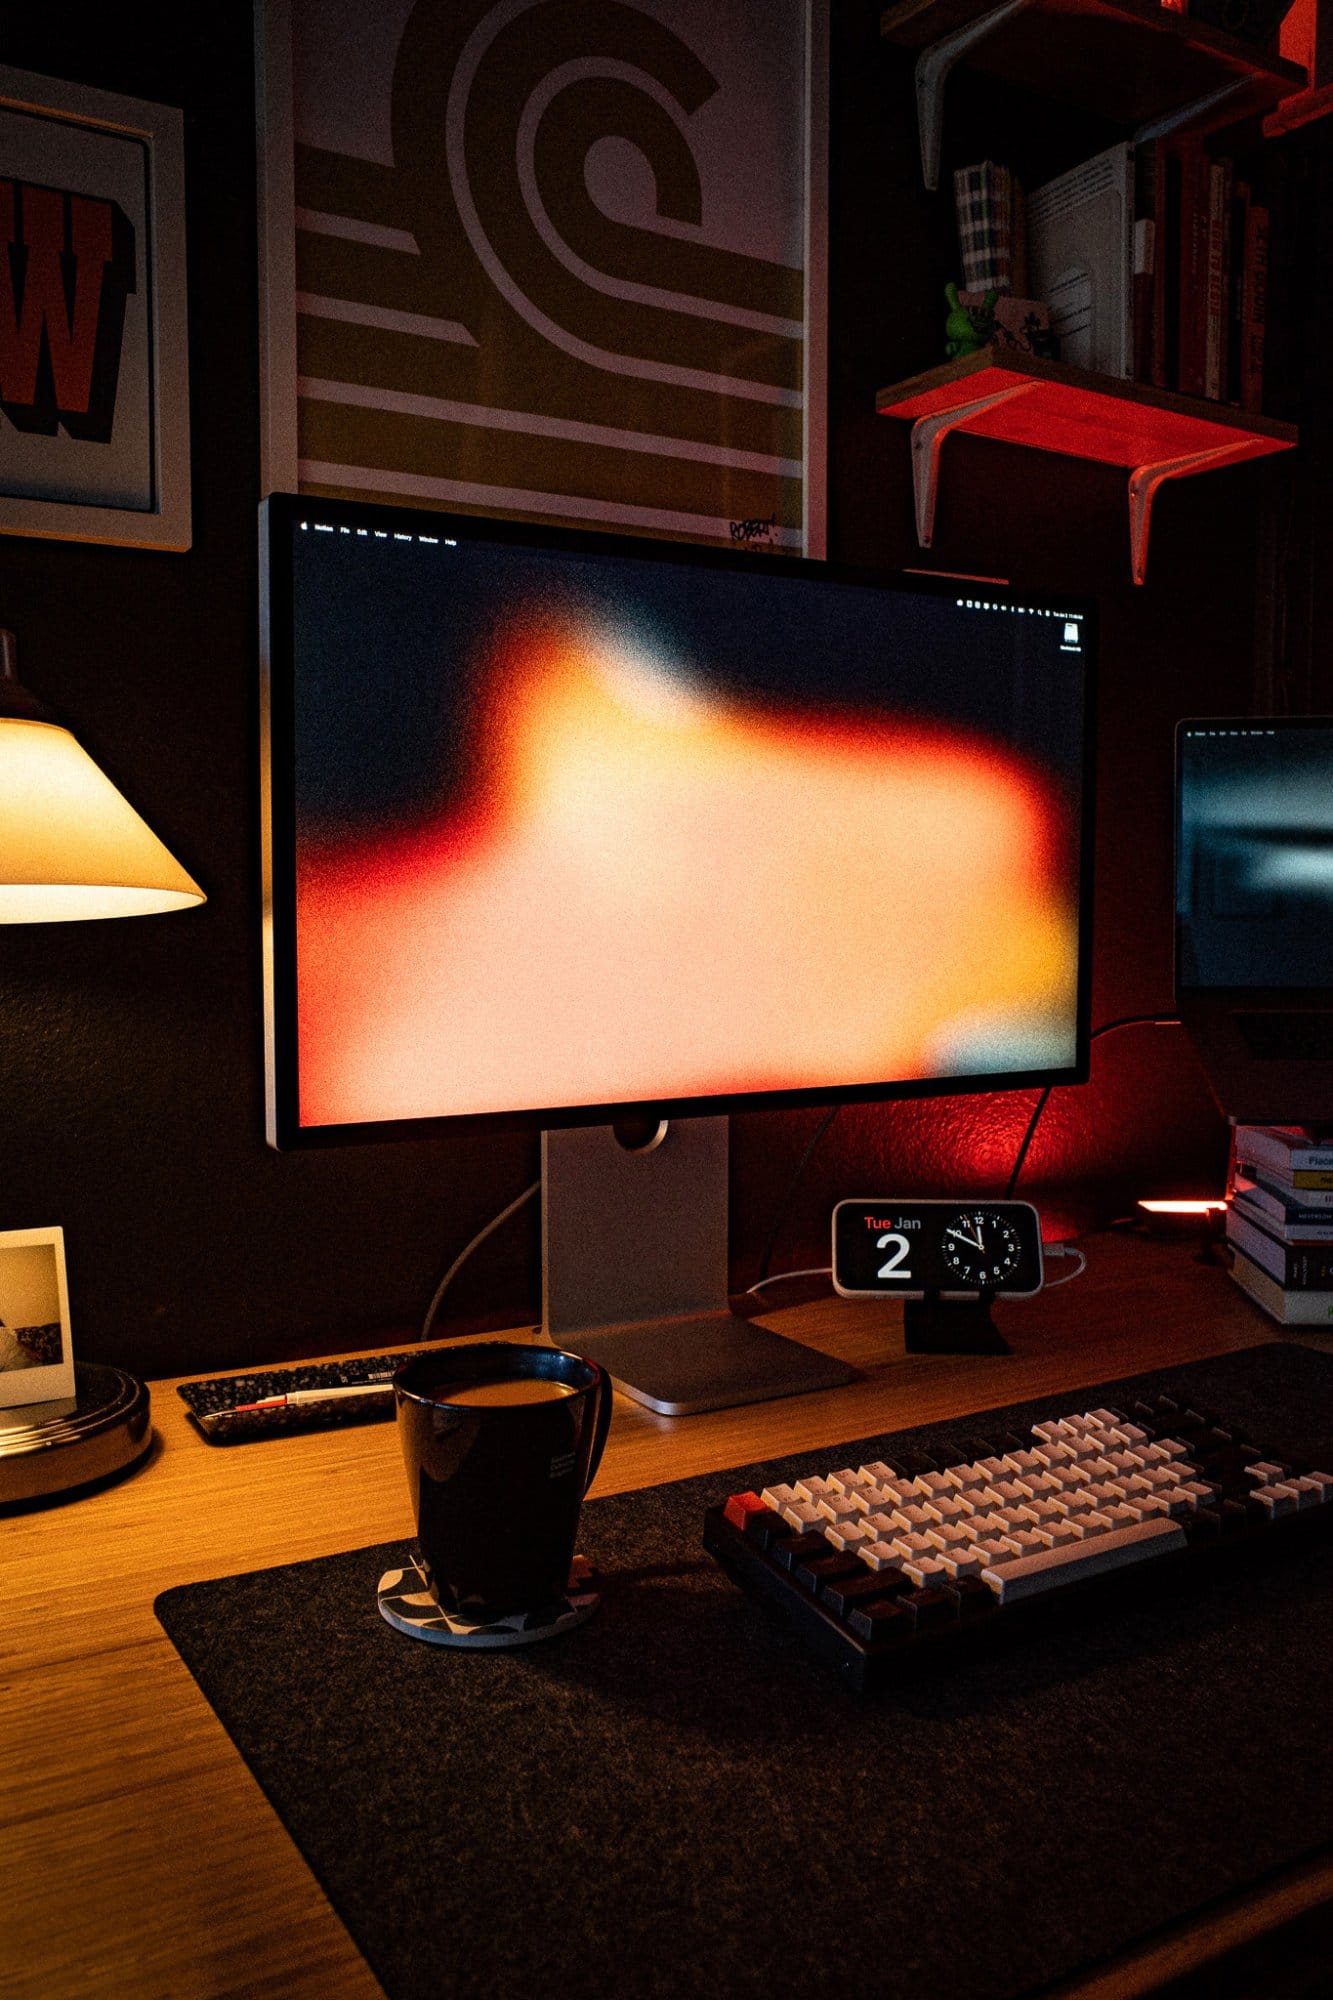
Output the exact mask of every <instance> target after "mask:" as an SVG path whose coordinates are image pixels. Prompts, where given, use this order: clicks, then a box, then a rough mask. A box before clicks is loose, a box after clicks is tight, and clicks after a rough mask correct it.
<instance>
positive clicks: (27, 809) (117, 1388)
mask: <svg viewBox="0 0 1333 2000" xmlns="http://www.w3.org/2000/svg"><path fill="white" fill-rule="evenodd" d="M15 659H16V648H15V643H14V635H13V633H12V632H3V631H0V923H7V924H46V923H67V922H71V921H74V920H77V919H82V918H90V917H135V916H148V915H151V914H153V913H155V912H159V911H163V910H184V909H188V908H190V907H191V905H193V904H195V903H202V902H203V900H204V892H203V890H202V889H201V888H200V887H199V885H198V883H197V882H195V881H193V880H192V879H191V877H190V876H189V875H187V874H186V872H185V870H184V869H183V868H182V867H181V865H180V863H179V862H178V861H176V860H175V859H174V857H173V856H172V855H171V854H170V853H169V852H168V851H167V849H166V848H165V847H164V846H163V845H162V842H161V841H160V840H159V839H158V838H157V835H156V834H155V833H153V832H152V830H151V828H149V827H148V826H146V825H145V824H144V822H143V820H141V819H140V817H139V815H138V813H137V812H135V810H134V808H133V806H132V805H130V803H129V801H128V800H127V799H125V798H124V797H122V795H121V794H120V792H118V791H117V790H116V787H115V786H114V785H113V784H112V782H111V780H110V779H109V778H108V777H107V776H106V774H105V773H104V772H103V771H102V770H100V769H99V768H98V766H97V765H96V764H95V763H94V762H93V759H92V758H91V757H90V756H89V755H88V753H87V751H86V750H84V749H82V748H81V747H80V745H79V744H78V743H77V742H76V741H75V739H74V737H73V736H71V734H70V732H69V731H68V729H65V728H64V727H63V726H62V725H61V724H60V723H59V722H57V721H56V720H55V718H54V717H53V716H52V715H51V714H50V713H49V712H48V711H47V710H46V709H45V708H43V707H42V705H41V703H40V702H38V701H36V700H34V698H33V697H32V695H30V694H29V693H28V691H27V689H26V688H24V687H22V686H21V685H20V683H19V680H18V675H17V672H16V668H15ZM151 1439H152V1431H151V1427H150V1425H149V1421H148V1391H147V1389H146V1387H145V1386H144V1384H143V1383H142V1382H139V1381H137V1380H136V1379H135V1377H134V1376H132V1375H128V1374H126V1372H125V1371H124V1370H123V1369H120V1368H110V1367H104V1366H100V1365H96V1364H93V1363H89V1362H76V1363H75V1395H74V1398H73V1401H72V1403H71V1402H70V1401H69V1400H65V1401H61V1402H56V1403H53V1404H47V1403H30V1404H27V1405H26V1406H22V1407H19V1408H15V1409H8V1410H0V1507H3V1506H5V1505H7V1504H10V1503H14V1502H22V1501H32V1500H37V1499H42V1498H46V1497H49V1496H52V1495H55V1494H62V1493H68V1492H70V1491H71V1490H72V1489H74V1488H76V1487H85V1486H87V1485H89V1484H90V1482H92V1481H95V1480H96V1481H100V1480H102V1479H104V1478H106V1477H107V1476H108V1475H110V1474H113V1473H116V1472H120V1471H123V1470H125V1469H127V1468H128V1467H129V1466H131V1465H133V1464H135V1463H136V1462H137V1461H138V1460H139V1459H140V1458H142V1456H143V1455H144V1453H145V1452H146V1451H147V1449H148V1446H149V1444H150V1442H151Z"/></svg>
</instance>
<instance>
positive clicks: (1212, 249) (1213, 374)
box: [1203, 160, 1231, 403]
mask: <svg viewBox="0 0 1333 2000" xmlns="http://www.w3.org/2000/svg"><path fill="white" fill-rule="evenodd" d="M1230 237H1231V162H1230V161H1229V160H1213V161H1212V162H1211V163H1210V165H1209V168H1208V239H1207V241H1208V254H1207V266H1208V268H1207V299H1206V302H1205V311H1204V348H1203V393H1204V395H1205V396H1207V397H1208V398H1209V399H1210V401H1212V402H1214V403H1219V402H1221V400H1222V397H1223V395H1224V394H1225V392H1226V385H1227V356H1226V342H1227V292H1228V280H1229V278H1230V275H1231V274H1230V268H1229V266H1230V261H1231V260H1230V257H1229V255H1228V246H1229V243H1230Z"/></svg>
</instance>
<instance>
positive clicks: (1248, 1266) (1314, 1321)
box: [1231, 1245, 1333, 1326]
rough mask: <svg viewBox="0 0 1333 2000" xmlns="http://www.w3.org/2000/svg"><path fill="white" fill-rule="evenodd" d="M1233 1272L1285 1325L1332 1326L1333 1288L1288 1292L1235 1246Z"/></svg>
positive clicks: (1254, 1298)
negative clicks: (1329, 1289)
mask: <svg viewBox="0 0 1333 2000" xmlns="http://www.w3.org/2000/svg"><path fill="white" fill-rule="evenodd" d="M1231 1275H1232V1277H1233V1278H1234V1280H1235V1282H1236V1283H1237V1284H1238V1285H1239V1286H1240V1288H1241V1290H1242V1291H1245V1292H1248V1293H1249V1295H1250V1297H1251V1298H1252V1299H1253V1300H1254V1302H1255V1304H1256V1305H1260V1306H1262V1307H1263V1309H1264V1311H1265V1312H1266V1313H1267V1314H1268V1315H1269V1317H1270V1318H1271V1319H1275V1320H1278V1321H1280V1322H1281V1324H1282V1325H1283V1326H1333V1291H1324V1292H1288V1291H1284V1290H1283V1288H1282V1286H1281V1285H1279V1283H1278V1282H1277V1279H1276V1278H1271V1277H1270V1276H1269V1275H1268V1272H1267V1271H1264V1270H1261V1269H1260V1267H1259V1266H1258V1265H1257V1264H1255V1263H1252V1262H1251V1261H1250V1259H1249V1258H1248V1257H1247V1256H1246V1255H1245V1254H1244V1252H1243V1251H1240V1250H1237V1249H1236V1248H1235V1246H1234V1245H1233V1246H1232V1252H1231Z"/></svg>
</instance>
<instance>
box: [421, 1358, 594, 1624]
mask: <svg viewBox="0 0 1333 2000" xmlns="http://www.w3.org/2000/svg"><path fill="white" fill-rule="evenodd" d="M394 1399H395V1402H396V1404H397V1411H398V1436H399V1440H400V1442H401V1445H402V1449H403V1463H404V1465H405V1467H406V1469H407V1479H408V1485H409V1488H410V1489H411V1494H412V1504H413V1507H414V1510H415V1513H416V1521H417V1539H418V1542H419V1544H420V1548H421V1554H422V1558H423V1561H424V1563H425V1566H426V1570H427V1573H428V1575H429V1579H430V1582H431V1586H432V1588H433V1590H434V1591H435V1593H436V1595H437V1596H438V1598H439V1601H440V1605H441V1607H442V1609H444V1610H445V1611H447V1612H450V1613H454V1614H457V1615H459V1616H461V1617H463V1618H466V1619H468V1620H477V1621H485V1620H487V1619H499V1618H504V1617H508V1616H512V1615H513V1614H514V1613H518V1612H522V1613H537V1612H541V1611H542V1610H544V1609H545V1608H547V1607H549V1606H553V1605H556V1604H557V1603H558V1602H559V1600H560V1599H561V1598H562V1596H563V1595H564V1593H565V1589H566V1585H567V1583H568V1579H569V1569H570V1564H571V1562H572V1561H573V1557H574V1548H575V1539H576V1536H577V1534H578V1524H579V1513H580V1510H581V1508H582V1505H583V1496H584V1494H585V1493H586V1492H587V1490H588V1487H589V1486H590V1485H591V1484H592V1480H593V1477H594V1475H595V1474H596V1471H597V1467H598V1465H599V1464H600V1462H601V1457H602V1451H603V1448H604V1446H605V1444H606V1434H607V1430H608V1428H609V1427H610V1422H611V1381H610V1377H609V1376H607V1375H606V1374H605V1373H604V1372H603V1370H602V1369H601V1368H599V1367H598V1366H597V1364H596V1362H593V1361H585V1360H583V1359H582V1358H581V1357H580V1356H578V1355H576V1354H566V1353H564V1352H563V1351H562V1350H561V1349H559V1348H550V1347H528V1346H521V1345H518V1344H516V1343H510V1342H507V1341H479V1342H477V1343H475V1344H472V1345H464V1346H457V1347H446V1348H434V1349H432V1350H431V1351H430V1352H428V1353H425V1354H418V1355H414V1356H413V1357H412V1359H411V1360H410V1361H407V1362H405V1363H404V1364H403V1365H402V1367H400V1368H399V1369H398V1371H397V1373H396V1374H395V1376H394Z"/></svg>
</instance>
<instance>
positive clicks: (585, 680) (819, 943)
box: [264, 496, 1094, 1144]
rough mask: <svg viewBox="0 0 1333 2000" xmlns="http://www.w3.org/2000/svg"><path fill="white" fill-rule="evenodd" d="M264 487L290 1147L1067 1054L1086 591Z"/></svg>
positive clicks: (1077, 959) (277, 1026)
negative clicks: (1039, 590)
mask: <svg viewBox="0 0 1333 2000" xmlns="http://www.w3.org/2000/svg"><path fill="white" fill-rule="evenodd" d="M264 511H265V519H264V548H265V606H266V608H265V632H266V640H265V652H266V664H267V669H268V675H267V678H268V687H269V701H268V727H267V756H266V771H267V796H268V808H267V813H266V819H267V843H266V873H267V906H268V909H269V912H270V922H269V925H268V954H267V957H268V974H269V977H268V1003H269V1053H270V1064H269V1084H270V1090H269V1104H270V1136H272V1137H273V1138H274V1139H275V1141H276V1142H277V1143H280V1144H291V1143H297V1142H301V1141H305V1142H319V1141H324V1140H331V1139H339V1138H350V1137H355V1136H366V1137H372V1136H373V1137H379V1136H390V1135H392V1134H396V1133H400V1132H405V1133H420V1132H421V1131H422V1130H423V1129H426V1128H427V1127H429V1126H430V1125H431V1124H432V1123H433V1122H434V1121H439V1120H462V1121H468V1122H469V1123H475V1122H478V1121H490V1122H497V1121H504V1122H508V1123H530V1124H536V1125H549V1126H558V1125H562V1124H580V1123H592V1122H604V1121H606V1120H608V1119H610V1118H613V1117H614V1116H616V1115H617V1114H618V1113H620V1112H623V1111H624V1110H626V1109H628V1108H631V1107H641V1106H646V1105H651V1106H652V1107H654V1108H655V1109H656V1110H658V1111H660V1112H661V1114H662V1115H664V1116H665V1115H678V1114H680V1113H682V1112H704V1111H717V1110H720V1109H726V1108H729V1107H732V1106H735V1105H737V1104H741V1103H744V1104H755V1105H763V1104H776V1103H790V1102H795V1101H800V1100H802V1099H810V1100H812V1101H821V1100H822V1101H826V1102H827V1101H832V1100H835V1099H841V1098H856V1097H861V1098H871V1097H877V1096H896V1095H920V1094H923V1093H927V1092H950V1093H952V1092H955V1091H962V1090H972V1089H993V1088H995V1087H997V1086H1004V1085H1018V1084H1025V1083H1032V1082H1046V1081H1052V1080H1054V1081H1074V1080H1077V1079H1078V1078H1079V1077H1080V1076H1081V1075H1082V1074H1084V1073H1085V1070H1084V1063H1085V1056H1086V1025H1087V1024H1086V988H1087V931H1088V898H1087V876H1088V866H1087V863H1088V846H1089V843H1088V829H1087V814H1088V807H1089V799H1088V785H1087V771H1088V761H1089V760H1088V713H1089V676H1090V669H1091V656H1092V651H1093V644H1094V639H1093V629H1092V627H1093V620H1092V614H1091V607H1090V606H1089V605H1087V604H1086V603H1083V602H1080V601H1077V600H1073V599H1066V598H1063V597H1061V598H1060V599H1058V600H1054V599H1047V600H1041V599H1030V598H1017V597H1011V596H1010V595H1009V594H1008V593H1007V592H1005V591H1004V590H1001V589H998V588H996V587H995V586H990V585H984V584H970V583H969V584H964V583H956V582H949V583H941V582H938V581H935V582H904V581H902V580H901V579H900V580H897V581H890V580H888V579H886V578H885V577H884V576H881V575H878V574H874V573H864V572H852V571H846V570H841V569H838V568H835V567H833V566H830V565H826V564H823V563H813V562H803V561H800V560H798V559H792V558H786V557H773V556H769V555H767V554H764V555H760V554H758V553H755V552H748V553H737V554H734V555H733V554H731V553H730V552H719V551H711V550H710V551H703V550H696V549H692V548H689V547H686V546H684V545H680V544H673V543H655V542H646V541H641V540H626V539H618V538H615V537H611V536H604V535H598V534H591V533H574V532H565V531H557V530H546V529H538V528H533V527H530V526H522V525H517V524H514V523H499V522H492V521H487V520H484V519H481V518H478V517H474V516H465V517H451V516H446V515H442V514H438V513H407V512H401V513H400V512H399V511H398V510H396V509H394V510H386V509H383V508H377V507H374V506H371V505H369V504H366V505H360V504H356V503H345V502H341V501H337V502H335V501H321V500H316V499H309V498H306V499H300V500H296V499H292V498H290V497H287V496H280V497H276V498H274V499H271V500H270V501H268V502H266V503H265V510H264Z"/></svg>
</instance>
